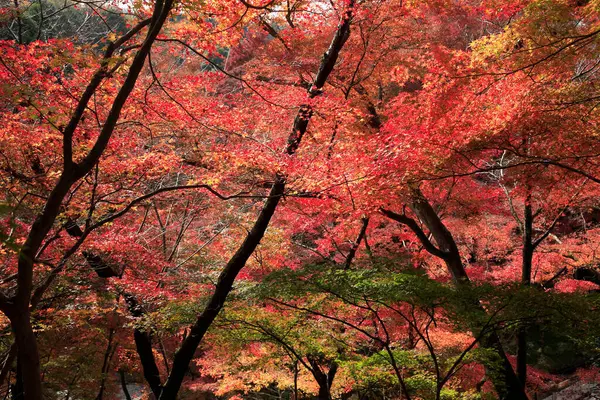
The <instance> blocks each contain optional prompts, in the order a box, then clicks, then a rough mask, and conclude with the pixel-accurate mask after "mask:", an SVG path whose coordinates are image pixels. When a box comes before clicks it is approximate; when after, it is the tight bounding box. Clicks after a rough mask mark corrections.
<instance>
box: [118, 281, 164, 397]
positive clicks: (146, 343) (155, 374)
mask: <svg viewBox="0 0 600 400" xmlns="http://www.w3.org/2000/svg"><path fill="white" fill-rule="evenodd" d="M123 297H124V298H125V301H126V302H127V308H128V310H129V313H130V314H131V315H132V316H133V317H135V318H139V317H141V316H143V315H144V310H143V309H142V306H141V305H140V304H139V302H138V301H137V299H136V298H135V297H134V296H133V295H131V294H129V293H125V294H123ZM133 339H134V341H135V348H136V351H137V353H138V356H139V357H140V363H141V364H142V371H143V372H144V379H145V380H146V382H147V383H148V386H150V390H152V393H153V394H154V397H156V398H157V399H158V398H159V397H160V395H161V392H162V383H161V380H160V372H159V370H158V366H157V365H156V359H155V358H154V352H153V351H152V336H151V334H150V332H148V331H142V330H140V329H138V328H135V329H134V331H133Z"/></svg>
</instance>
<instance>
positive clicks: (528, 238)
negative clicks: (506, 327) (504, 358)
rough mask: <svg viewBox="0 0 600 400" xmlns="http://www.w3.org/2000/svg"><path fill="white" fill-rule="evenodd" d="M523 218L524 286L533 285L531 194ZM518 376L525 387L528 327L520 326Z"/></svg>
mask: <svg viewBox="0 0 600 400" xmlns="http://www.w3.org/2000/svg"><path fill="white" fill-rule="evenodd" d="M524 214H525V215H524V219H523V232H522V233H521V234H522V236H523V266H522V271H521V283H522V284H523V286H529V285H531V267H532V264H533V252H534V251H535V248H534V245H533V212H532V210H531V195H530V194H528V195H527V198H526V199H525V213H524ZM517 376H518V378H519V382H521V386H522V387H523V388H525V385H526V383H527V329H526V327H524V326H521V327H519V329H518V331H517Z"/></svg>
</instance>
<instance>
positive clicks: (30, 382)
mask: <svg viewBox="0 0 600 400" xmlns="http://www.w3.org/2000/svg"><path fill="white" fill-rule="evenodd" d="M9 318H10V322H11V326H12V328H13V332H14V335H15V343H16V344H17V351H18V355H17V385H16V386H17V388H18V386H19V384H22V388H23V398H24V399H26V400H30V399H35V400H37V399H42V398H43V396H42V380H41V372H40V357H39V352H38V346H37V341H36V339H35V334H34V332H33V328H32V326H31V320H30V314H29V312H28V311H27V312H25V313H22V314H21V313H18V312H17V313H15V314H11V315H9Z"/></svg>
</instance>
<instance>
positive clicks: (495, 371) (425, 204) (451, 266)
mask: <svg viewBox="0 0 600 400" xmlns="http://www.w3.org/2000/svg"><path fill="white" fill-rule="evenodd" d="M411 190H412V194H413V202H412V204H411V209H412V210H413V212H414V213H415V214H416V215H417V217H419V219H420V220H421V221H422V222H423V224H424V225H425V226H426V227H427V229H428V230H429V232H430V233H431V235H432V236H433V238H434V239H435V242H436V243H437V246H438V247H436V246H434V245H433V243H431V242H430V241H429V239H428V237H427V235H426V234H424V232H423V231H422V230H421V228H420V227H419V225H418V224H417V223H416V222H415V221H414V220H412V219H411V218H409V217H407V216H404V215H400V214H396V213H393V212H391V211H388V210H382V212H383V214H384V215H386V216H388V217H389V218H391V219H394V220H396V221H398V222H400V223H402V224H405V225H407V226H408V227H409V228H411V230H413V231H414V232H415V234H416V235H417V236H418V237H419V240H421V242H422V243H423V245H424V246H425V249H426V250H427V251H429V252H430V253H432V254H434V255H435V256H438V257H440V258H442V259H443V260H444V262H445V264H446V266H447V268H448V271H449V272H450V275H451V276H452V279H453V281H454V283H455V285H457V286H458V287H460V286H462V285H468V284H469V277H468V275H467V272H466V271H465V269H464V266H463V263H462V259H461V257H460V252H459V251H458V246H457V245H456V242H455V241H454V237H453V236H452V234H451V233H450V231H449V230H448V228H446V226H445V225H444V223H443V222H442V220H441V219H440V217H439V216H438V214H437V212H436V211H435V210H434V209H433V207H432V206H431V204H429V201H428V200H427V199H426V198H425V196H423V194H422V193H421V191H420V190H419V189H418V188H416V187H413V188H412V189H411ZM473 306H474V307H475V308H476V309H478V310H479V311H480V312H482V313H485V310H484V309H483V307H482V306H481V304H480V303H479V301H478V300H476V299H475V300H474V303H473ZM473 334H474V335H475V336H476V337H477V336H479V332H478V328H477V329H474V332H473ZM481 344H482V346H483V347H485V348H488V349H491V350H493V351H494V353H495V354H496V355H497V357H498V360H497V361H498V362H489V363H487V364H486V365H485V367H486V372H487V375H488V376H489V378H490V380H491V381H492V382H493V384H494V388H495V389H496V392H497V393H498V396H499V398H500V399H502V400H527V395H526V394H525V392H524V390H523V387H522V386H521V383H520V381H519V379H518V377H517V375H516V374H515V371H514V370H513V368H512V366H511V364H510V362H509V360H508V357H507V356H506V353H505V351H504V348H503V347H502V343H501V342H500V338H499V336H498V334H497V333H496V332H492V333H491V334H487V335H484V336H483V337H482V339H481Z"/></svg>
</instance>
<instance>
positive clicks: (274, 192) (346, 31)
mask: <svg viewBox="0 0 600 400" xmlns="http://www.w3.org/2000/svg"><path fill="white" fill-rule="evenodd" d="M353 8H354V0H350V2H349V4H348V9H347V10H346V11H345V12H344V13H343V16H342V19H341V20H340V23H339V25H338V27H337V30H336V33H335V35H334V37H333V40H332V41H331V44H330V46H329V48H328V49H327V52H326V53H325V55H324V56H323V58H322V60H321V64H320V67H319V71H318V72H317V75H316V76H315V80H314V82H313V85H312V86H311V88H310V89H309V96H310V97H315V96H317V95H318V94H320V93H321V90H322V88H323V86H324V85H325V82H326V80H327V78H328V77H329V74H330V73H331V71H332V70H333V68H334V66H335V63H336V61H337V59H338V55H339V53H340V51H341V49H342V47H343V46H344V44H345V43H346V40H347V39H348V36H349V35H350V20H351V17H352V12H353ZM311 117H312V108H311V107H310V106H308V105H305V106H301V107H300V109H299V110H298V113H297V115H296V118H295V119H294V124H293V126H292V131H291V132H290V134H289V136H288V141H287V146H286V149H285V152H284V153H285V154H287V155H289V156H292V155H294V154H295V153H296V151H297V150H298V146H299V145H300V142H301V141H302V137H303V136H304V134H305V133H306V129H307V127H308V123H309V121H310V118H311ZM285 182H286V179H285V176H282V175H279V174H277V175H276V176H275V179H274V183H273V186H272V187H271V190H270V192H269V196H268V198H267V200H266V201H265V203H264V205H263V208H262V210H261V211H260V213H259V215H258V217H257V219H256V222H255V223H254V226H253V227H252V229H251V230H250V232H249V233H248V235H247V236H246V238H245V239H244V241H243V243H242V244H241V246H240V247H239V248H238V250H237V251H236V252H235V254H234V255H233V256H232V257H231V259H230V260H229V262H228V263H227V264H226V265H225V268H224V269H223V271H222V272H221V274H220V275H219V279H218V280H217V285H216V288H215V290H214V292H213V294H212V296H211V298H210V300H209V302H208V304H207V305H206V307H205V308H204V311H203V312H202V313H201V314H200V315H199V316H198V319H197V320H196V323H195V324H194V325H193V326H192V327H191V328H190V333H189V335H188V336H187V337H186V338H185V340H184V341H183V343H182V344H181V347H180V348H179V350H177V352H176V353H175V356H174V358H173V367H172V369H171V373H170V374H169V378H168V379H167V382H166V383H165V385H164V386H163V390H162V392H161V395H160V400H175V399H176V397H177V393H178V392H179V389H180V387H181V384H182V382H183V378H184V377H185V374H186V372H187V370H188V368H189V364H190V362H191V361H192V359H193V357H194V354H195V352H196V349H197V348H198V346H199V345H200V342H201V341H202V339H203V338H204V335H205V334H206V332H207V331H208V328H209V327H210V326H211V324H212V323H213V321H214V320H215V318H216V317H217V315H218V314H219V312H220V311H221V308H222V307H223V304H224V303H225V300H226V299H227V296H228V295H229V292H231V289H232V287H233V283H234V281H235V278H236V277H237V275H238V273H239V272H240V271H241V270H242V268H244V266H245V265H246V262H247V261H248V259H249V258H250V256H251V255H252V253H253V252H254V250H255V249H256V247H257V246H258V244H259V243H260V241H261V239H262V237H263V236H264V234H265V231H266V230H267V227H268V226H269V223H270V221H271V218H272V217H273V214H274V213H275V210H276V208H277V205H278V204H279V201H280V200H281V198H282V197H283V195H284V193H285Z"/></svg>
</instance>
